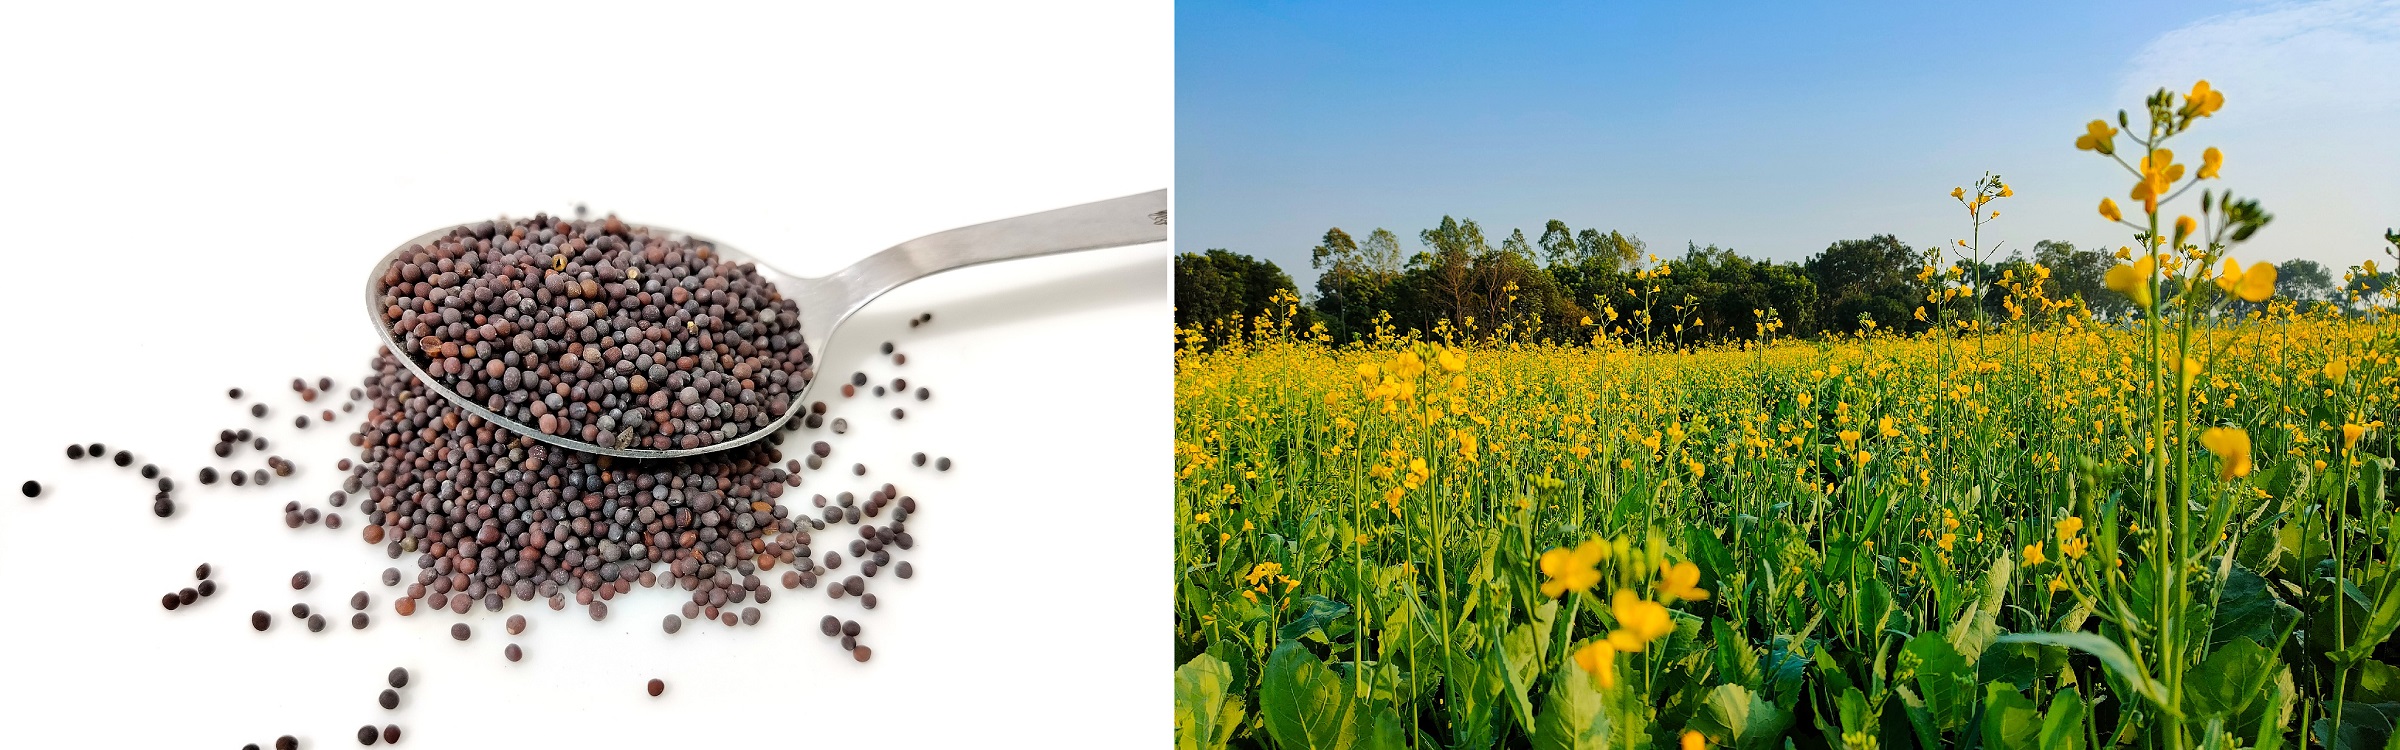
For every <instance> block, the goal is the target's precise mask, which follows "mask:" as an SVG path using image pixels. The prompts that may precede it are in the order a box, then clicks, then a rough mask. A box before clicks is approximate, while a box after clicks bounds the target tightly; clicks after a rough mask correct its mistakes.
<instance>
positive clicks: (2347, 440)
mask: <svg viewBox="0 0 2400 750" xmlns="http://www.w3.org/2000/svg"><path fill="white" fill-rule="evenodd" d="M2365 434H2367V426H2366V425H2362V424H2352V423H2347V422H2345V423H2343V424H2342V450H2350V449H2351V448H2352V447H2355V446H2357V445H2358V439H2359V437H2360V436H2363V435H2365Z"/></svg>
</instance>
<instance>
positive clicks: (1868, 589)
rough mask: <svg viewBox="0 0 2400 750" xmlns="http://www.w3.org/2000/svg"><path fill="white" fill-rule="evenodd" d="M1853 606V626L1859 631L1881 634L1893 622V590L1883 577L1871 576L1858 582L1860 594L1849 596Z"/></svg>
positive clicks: (1850, 604)
mask: <svg viewBox="0 0 2400 750" xmlns="http://www.w3.org/2000/svg"><path fill="white" fill-rule="evenodd" d="M1848 604H1849V606H1850V607H1851V608H1852V609H1851V610H1850V612H1851V627H1852V628H1854V629H1855V630H1856V631H1857V632H1859V633H1864V634H1868V635H1875V636H1880V635H1882V633H1883V631H1884V626H1885V625H1886V624H1887V623H1889V622H1891V617H1892V590H1891V588H1890V587H1888V586H1885V585H1884V584H1883V581H1882V580H1881V579H1877V578H1869V579H1866V580H1865V581H1861V582H1860V583H1859V584H1858V595H1857V596H1852V597H1848Z"/></svg>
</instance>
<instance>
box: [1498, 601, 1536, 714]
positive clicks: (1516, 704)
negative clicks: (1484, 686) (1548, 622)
mask: <svg viewBox="0 0 2400 750" xmlns="http://www.w3.org/2000/svg"><path fill="white" fill-rule="evenodd" d="M1540 648H1541V639H1540V638H1538V637H1536V636H1535V635H1534V630H1533V626H1532V625H1518V626H1516V627H1515V628H1512V629H1510V630H1509V631H1508V635H1507V636H1505V637H1503V638H1501V639H1500V658H1501V659H1502V660H1503V661H1505V662H1507V668H1506V669H1503V670H1502V671H1501V673H1502V675H1503V676H1504V677H1505V678H1506V679H1507V681H1508V699H1509V701H1508V705H1509V707H1511V708H1513V709H1515V710H1516V715H1517V726H1523V727H1530V726H1533V701H1532V696H1531V692H1532V690H1533V678H1535V677H1538V676H1540V675H1541V670H1542V665H1541V661H1540V657H1539V655H1538V653H1537V652H1538V651H1539V650H1540Z"/></svg>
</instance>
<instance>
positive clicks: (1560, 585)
mask: <svg viewBox="0 0 2400 750" xmlns="http://www.w3.org/2000/svg"><path fill="white" fill-rule="evenodd" d="M1606 559H1608V545H1607V544H1605V543H1603V542H1601V541H1600V540H1598V539H1587V540H1584V542H1583V543H1582V544H1580V545H1576V547H1575V550H1574V551H1572V552H1569V551H1567V548H1565V547H1555V548H1552V549H1551V550H1550V551H1548V552H1544V553H1542V559H1541V566H1542V575H1543V576H1545V577H1547V578H1549V580H1547V581H1543V582H1542V595H1543V596H1547V597H1550V598H1552V599H1556V598H1558V597H1560V596H1562V595H1564V594H1566V593H1567V592H1569V591H1590V590H1592V587H1594V586H1598V585H1600V570H1599V567H1600V561H1602V560H1606Z"/></svg>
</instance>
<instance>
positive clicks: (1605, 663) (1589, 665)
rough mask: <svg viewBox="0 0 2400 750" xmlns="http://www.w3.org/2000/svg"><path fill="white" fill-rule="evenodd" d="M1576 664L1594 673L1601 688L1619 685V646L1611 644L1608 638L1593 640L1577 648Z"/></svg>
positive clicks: (1606, 688)
mask: <svg viewBox="0 0 2400 750" xmlns="http://www.w3.org/2000/svg"><path fill="white" fill-rule="evenodd" d="M1575 665H1576V666H1579V667H1583V671H1586V672H1590V673H1592V677H1593V678H1594V679H1595V680H1598V681H1599V683H1600V689H1602V690H1609V689H1613V688H1615V687H1616V686H1617V647H1616V646H1614V645H1611V644H1610V643H1609V642H1608V639H1606V638H1602V639H1599V640H1596V641H1592V642H1591V643H1587V644H1584V646H1583V648H1579V649H1576V650H1575Z"/></svg>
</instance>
